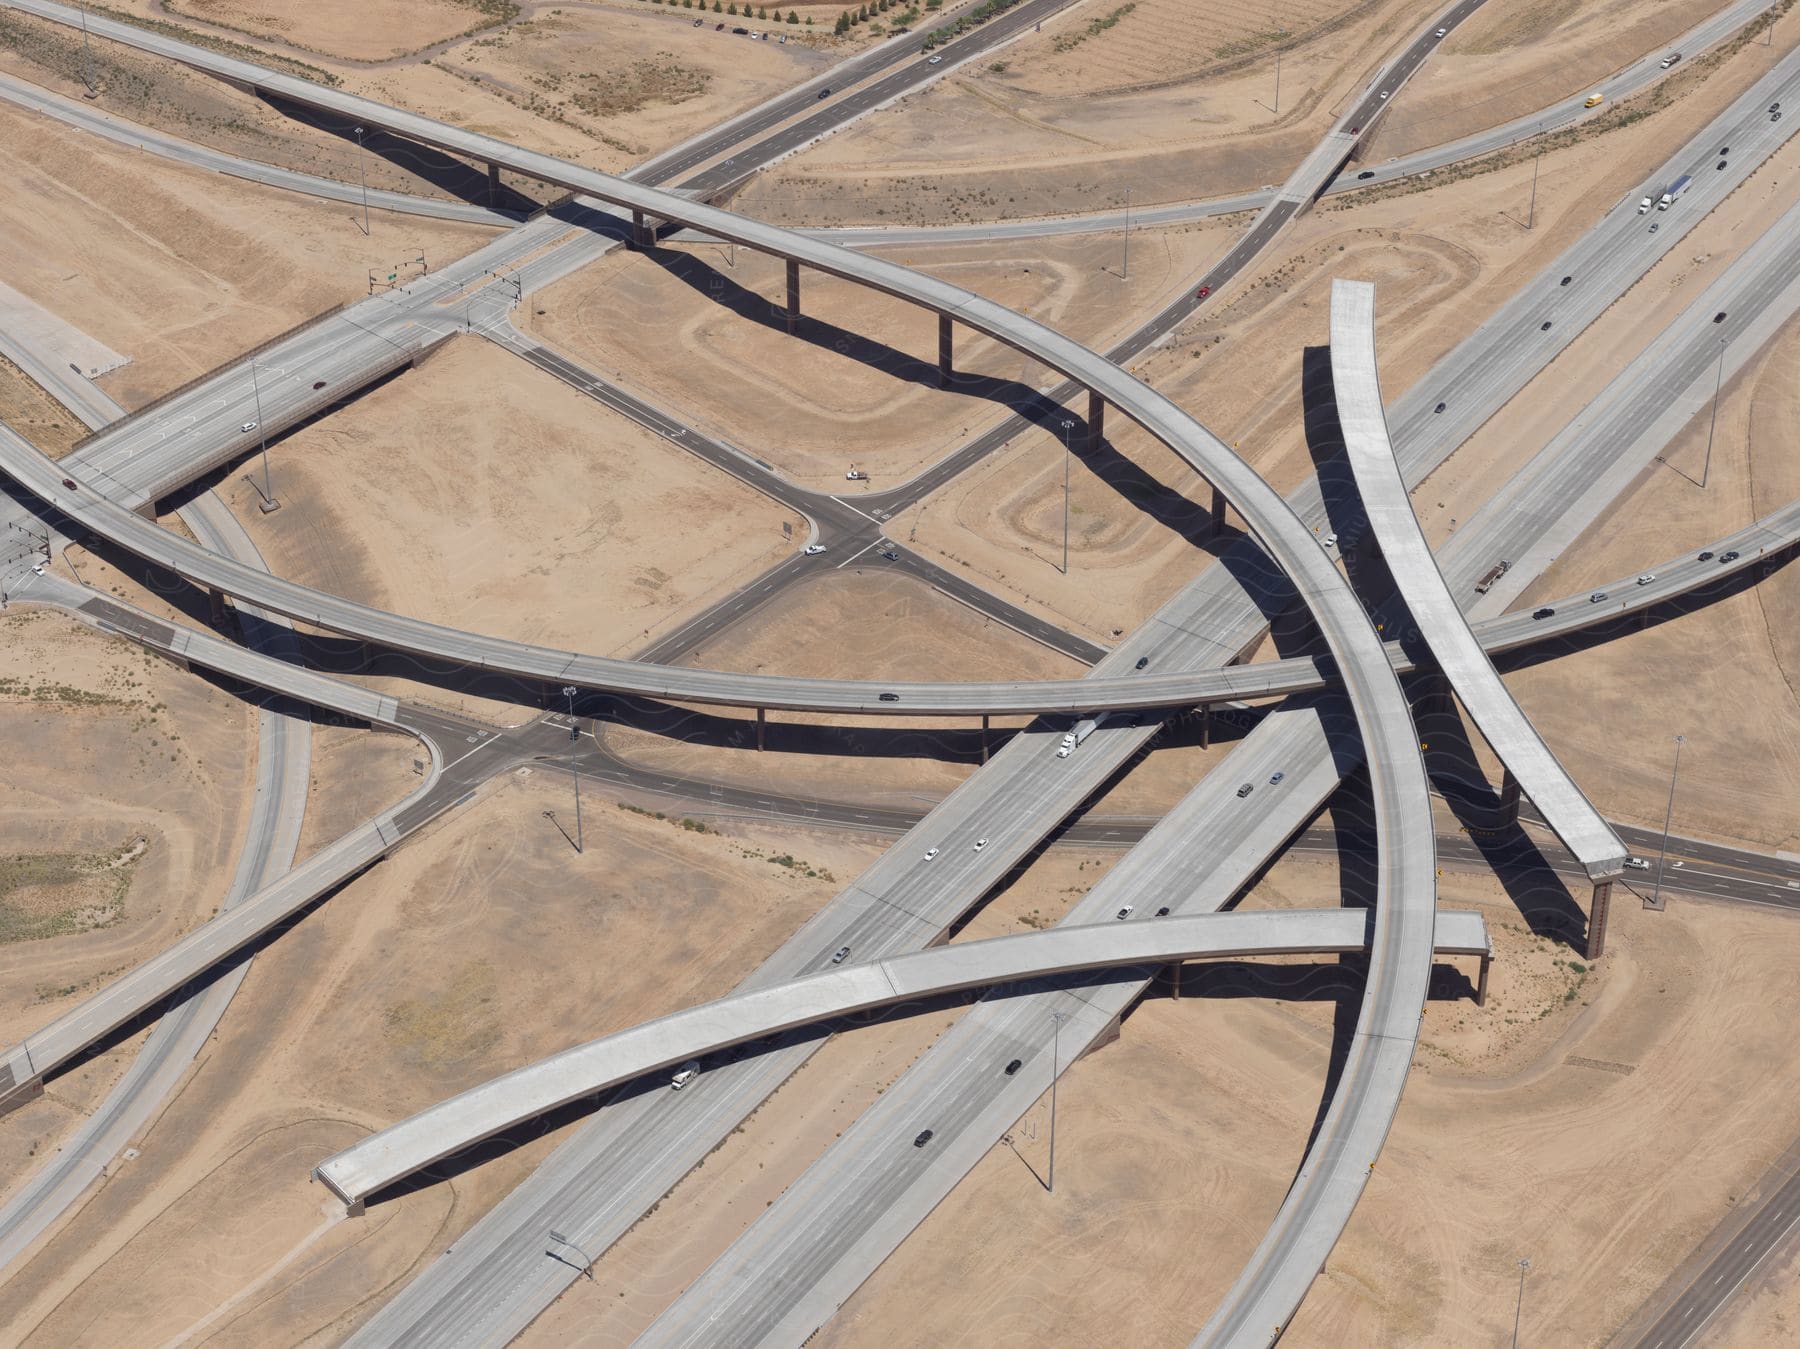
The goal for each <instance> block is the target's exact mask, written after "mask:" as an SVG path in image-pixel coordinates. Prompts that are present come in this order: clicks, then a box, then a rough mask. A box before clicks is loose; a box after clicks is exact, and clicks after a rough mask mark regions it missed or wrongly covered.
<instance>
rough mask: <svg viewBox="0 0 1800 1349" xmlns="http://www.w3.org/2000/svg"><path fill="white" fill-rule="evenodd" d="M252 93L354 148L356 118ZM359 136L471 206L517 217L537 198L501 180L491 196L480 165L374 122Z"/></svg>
mask: <svg viewBox="0 0 1800 1349" xmlns="http://www.w3.org/2000/svg"><path fill="white" fill-rule="evenodd" d="M257 97H258V98H259V99H260V100H261V101H262V102H263V103H264V104H265V105H266V106H267V107H268V108H269V109H270V110H271V111H273V112H275V113H277V114H279V115H280V116H282V117H285V118H287V119H288V120H289V121H292V122H298V123H300V124H301V125H302V126H308V127H311V128H313V129H314V130H315V131H323V132H325V133H326V134H327V135H330V136H336V137H337V138H338V139H339V140H342V141H345V142H347V148H348V149H349V150H350V152H351V153H352V154H355V153H356V151H357V135H356V128H357V123H356V122H355V121H353V120H351V119H349V118H345V117H342V116H339V115H338V114H336V113H330V112H326V111H324V110H323V109H320V108H309V107H307V106H306V105H305V104H301V103H291V102H289V101H288V100H287V99H285V98H282V97H280V96H279V95H277V94H271V93H267V92H262V91H259V92H258V94H257ZM361 139H362V148H363V149H365V150H367V151H368V152H369V153H370V154H372V155H375V156H377V157H378V158H380V159H384V160H386V161H387V162H388V163H390V164H392V165H394V166H395V167H396V168H399V169H402V170H404V171H405V172H406V173H409V174H411V175H412V176H413V177H415V178H417V179H419V180H420V181H421V182H423V183H425V184H426V185H428V186H430V187H433V188H436V189H437V190H438V191H440V192H444V193H447V194H449V195H450V196H452V197H455V198H456V199H457V200H459V201H463V202H467V203H469V204H471V205H475V206H491V207H493V209H494V210H496V211H501V212H503V213H505V214H507V215H510V216H515V217H517V218H519V219H524V218H525V217H526V216H528V215H530V214H531V213H532V212H533V211H535V210H536V209H537V208H538V207H539V206H540V205H541V204H542V203H541V202H540V201H539V200H537V199H536V198H533V197H530V196H527V195H526V194H525V193H523V192H521V191H519V190H518V189H517V188H515V187H512V186H511V185H509V184H507V183H505V182H502V183H501V185H500V190H499V192H498V193H497V194H496V195H495V197H494V199H493V200H492V201H490V200H489V198H488V177H487V168H486V166H485V165H483V166H481V167H479V168H478V167H476V166H475V165H473V164H470V163H469V162H467V161H466V160H462V159H458V158H457V157H456V156H455V155H452V154H448V153H446V152H445V151H443V150H438V149H435V148H433V147H432V146H429V145H425V144H423V143H421V142H419V141H415V140H409V139H407V138H406V137H404V136H397V135H395V134H394V133H393V132H391V131H383V130H381V129H380V128H379V127H376V128H371V129H365V130H364V132H363V134H362V138H361ZM540 186H542V187H543V189H544V195H545V197H546V198H548V197H551V196H556V195H560V194H561V193H562V189H561V188H551V187H549V186H548V185H547V184H543V185H540ZM402 190H404V189H402ZM376 209H380V208H379V207H377V208H376Z"/></svg>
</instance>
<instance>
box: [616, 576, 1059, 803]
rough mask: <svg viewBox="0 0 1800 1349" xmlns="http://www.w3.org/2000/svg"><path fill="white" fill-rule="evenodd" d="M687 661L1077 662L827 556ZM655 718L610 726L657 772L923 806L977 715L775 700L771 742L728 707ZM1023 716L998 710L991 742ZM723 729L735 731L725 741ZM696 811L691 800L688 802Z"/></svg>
mask: <svg viewBox="0 0 1800 1349" xmlns="http://www.w3.org/2000/svg"><path fill="white" fill-rule="evenodd" d="M684 663H686V664H690V665H694V666H704V667H706V668H709V669H715V670H745V671H750V672H763V671H767V672H771V673H774V672H779V673H782V674H790V675H798V676H801V677H804V678H809V679H847V678H855V679H877V680H878V679H881V678H884V677H892V678H905V679H940V680H944V681H946V682H961V681H972V680H1002V679H1067V678H1071V677H1073V676H1076V675H1078V674H1080V673H1081V669H1082V667H1081V666H1080V665H1079V664H1078V663H1077V662H1075V661H1073V660H1071V659H1069V658H1068V657H1066V656H1062V655H1060V654H1058V653H1056V652H1054V651H1051V650H1049V649H1047V648H1045V647H1042V646H1040V645H1038V644H1037V643H1036V642H1033V641H1031V640H1030V639H1028V638H1026V637H1022V636H1020V635H1019V634H1018V633H1015V632H1013V631H1012V630H1010V629H1008V628H1005V627H1002V626H1001V625H999V624H996V623H995V622H993V620H991V619H989V618H987V617H986V616H984V615H982V614H978V613H975V612H974V611H973V610H970V609H967V608H964V607H963V606H962V605H960V604H958V603H957V602H955V601H954V600H951V599H949V598H947V597H946V596H944V595H942V594H940V593H938V592H937V591H935V590H932V589H930V588H929V587H927V586H926V585H925V584H924V583H923V582H921V581H918V580H915V579H913V578H912V577H909V576H905V575H900V574H895V573H888V572H884V571H881V570H879V569H876V568H862V567H848V568H845V569H844V570H841V571H838V570H828V571H825V572H823V573H821V575H820V576H819V577H818V579H817V580H815V581H813V582H811V583H809V584H807V585H805V586H800V587H795V588H793V589H790V590H789V591H788V592H786V593H785V594H784V595H783V596H782V597H781V598H779V599H777V600H776V601H774V602H773V603H772V604H769V605H767V606H765V607H764V608H762V609H760V610H759V611H758V617H757V621H756V623H755V624H754V625H752V624H739V625H737V626H734V627H731V628H727V629H726V630H725V631H724V632H722V633H720V634H719V635H718V636H717V637H715V638H714V639H713V640H712V641H710V642H708V643H706V644H705V645H703V646H701V647H700V648H699V649H697V650H696V651H693V652H691V653H690V654H689V655H688V657H687V659H686V661H685V662H684ZM686 715H687V717H688V718H689V720H687V721H685V722H684V721H683V719H682V717H681V716H680V715H679V714H678V715H676V716H675V717H672V718H670V719H668V721H667V722H666V723H665V722H664V721H663V720H661V719H659V721H658V722H657V724H656V726H655V728H654V729H651V730H639V729H635V728H632V727H627V726H613V727H610V728H608V730H607V732H606V743H607V746H608V747H609V748H610V749H612V750H613V751H614V752H615V753H617V754H618V755H619V756H620V757H621V758H623V759H626V760H628V761H630V762H632V763H634V764H641V765H644V766H646V767H651V768H655V769H657V770H660V771H663V772H672V773H689V774H696V775H701V776H704V777H705V778H707V779H709V780H712V781H718V782H723V783H728V784H731V785H734V786H743V787H759V786H760V787H766V788H768V789H769V790H771V791H778V792H780V793H782V794H783V795H817V796H818V797H820V798H821V799H827V800H842V799H844V798H845V797H846V796H849V797H853V798H855V799H857V800H860V801H868V802H871V803H873V804H876V805H883V806H887V807H889V808H895V807H901V808H912V809H918V808H920V807H921V806H923V805H924V804H925V801H924V800H921V799H920V798H921V795H923V797H924V798H925V800H935V799H936V798H937V797H939V796H942V795H945V794H947V793H948V792H949V791H950V790H951V789H952V788H954V787H955V786H956V785H957V784H958V783H959V782H961V781H962V780H963V779H964V778H965V777H967V776H968V774H969V773H970V772H972V771H973V769H974V768H975V766H976V764H977V763H979V756H980V732H979V730H978V728H977V727H976V726H975V724H974V722H973V719H971V718H968V717H964V718H961V719H947V720H944V721H935V720H932V719H929V718H926V719H918V718H912V717H908V718H906V719H905V720H904V721H900V722H895V721H894V720H892V719H886V718H883V719H880V720H877V719H875V718H866V719H858V718H855V717H826V716H806V715H802V714H799V713H776V714H774V715H772V716H771V717H770V718H769V722H768V725H767V729H766V736H767V739H766V744H767V746H768V748H767V750H766V751H763V752H760V753H759V752H758V751H757V749H756V747H755V746H756V732H755V724H754V722H752V721H751V720H749V719H748V718H746V717H744V716H743V715H742V714H740V713H734V712H732V711H730V710H729V709H720V708H700V709H695V710H694V711H693V712H691V713H688V714H686ZM1017 724H1019V719H1011V718H1009V719H997V720H996V723H995V725H994V732H995V739H994V742H993V743H994V746H995V747H996V748H997V747H998V745H999V743H1000V736H1002V735H1003V734H1005V731H1006V728H1007V727H1008V726H1011V725H1017ZM726 737H729V738H730V739H731V740H734V741H735V743H730V744H724V745H722V744H721V743H720V742H721V739H722V738H726ZM690 813H692V812H691V811H690Z"/></svg>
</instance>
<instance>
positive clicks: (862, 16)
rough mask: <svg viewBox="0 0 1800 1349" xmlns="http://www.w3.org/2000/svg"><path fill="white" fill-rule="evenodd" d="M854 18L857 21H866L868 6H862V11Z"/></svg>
mask: <svg viewBox="0 0 1800 1349" xmlns="http://www.w3.org/2000/svg"><path fill="white" fill-rule="evenodd" d="M856 17H857V19H858V20H862V19H866V18H868V17H869V7H868V6H867V5H864V6H863V7H862V10H861V12H859V13H858V14H857V16H856Z"/></svg>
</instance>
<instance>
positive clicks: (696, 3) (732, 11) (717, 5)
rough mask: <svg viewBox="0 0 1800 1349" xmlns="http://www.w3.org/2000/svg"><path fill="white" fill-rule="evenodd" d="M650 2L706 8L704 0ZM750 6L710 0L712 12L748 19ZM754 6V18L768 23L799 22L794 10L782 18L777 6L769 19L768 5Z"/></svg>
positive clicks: (673, 6) (670, 6) (671, 7)
mask: <svg viewBox="0 0 1800 1349" xmlns="http://www.w3.org/2000/svg"><path fill="white" fill-rule="evenodd" d="M650 3H651V4H653V5H667V6H668V7H669V8H670V9H673V8H675V6H676V4H677V3H679V4H680V5H681V7H682V8H683V9H694V8H696V7H698V8H699V9H700V10H701V11H702V12H703V13H704V12H705V10H706V0H650ZM751 8H752V6H750V5H749V4H746V5H745V6H744V7H743V8H742V9H739V8H738V3H737V0H731V2H730V3H729V4H725V3H722V2H721V0H712V12H713V13H714V14H729V15H731V16H732V17H734V18H736V17H738V16H740V15H741V16H742V17H744V18H746V19H748V18H750V17H751V14H750V10H751ZM754 8H755V10H756V15H755V17H756V18H759V19H763V20H766V21H768V22H770V23H799V22H800V16H799V15H798V14H796V13H794V11H793V10H791V9H790V10H789V11H788V12H787V18H786V19H783V18H782V17H781V10H780V9H779V8H777V9H776V11H775V17H774V18H772V19H771V18H770V17H769V10H768V7H767V6H766V5H757V6H754ZM806 22H807V23H808V24H811V23H812V15H810V14H808V15H807V16H806Z"/></svg>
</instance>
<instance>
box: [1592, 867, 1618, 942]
mask: <svg viewBox="0 0 1800 1349" xmlns="http://www.w3.org/2000/svg"><path fill="white" fill-rule="evenodd" d="M1612 888H1613V883H1612V878H1611V877H1610V876H1609V877H1608V878H1607V879H1605V880H1603V881H1595V882H1594V894H1593V898H1592V899H1591V900H1590V901H1589V903H1588V930H1587V958H1588V959H1589V960H1598V959H1600V957H1601V956H1603V955H1605V954H1606V915H1607V912H1608V911H1609V910H1610V909H1611V908H1612Z"/></svg>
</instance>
